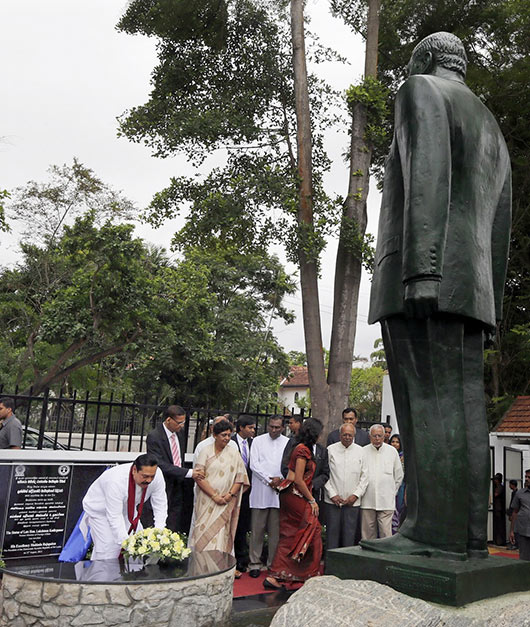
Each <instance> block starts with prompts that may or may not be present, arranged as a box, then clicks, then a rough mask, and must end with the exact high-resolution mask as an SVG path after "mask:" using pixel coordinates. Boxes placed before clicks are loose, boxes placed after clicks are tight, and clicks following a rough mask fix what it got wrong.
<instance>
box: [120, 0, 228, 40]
mask: <svg viewBox="0 0 530 627" xmlns="http://www.w3.org/2000/svg"><path fill="white" fill-rule="evenodd" d="M227 17H228V16H227V7H226V2H224V1H223V0H193V3H191V2H189V0H132V1H131V2H129V4H128V6H127V9H126V10H125V13H124V14H123V16H122V18H121V19H120V22H119V24H118V28H119V29H120V30H123V31H125V32H127V33H130V34H135V33H142V34H145V35H151V34H160V35H161V36H164V37H168V38H171V39H174V40H176V41H179V40H184V41H185V40H187V39H191V40H196V41H197V42H198V43H204V44H206V45H208V46H211V47H214V48H222V47H223V46H224V45H226V20H227Z"/></svg>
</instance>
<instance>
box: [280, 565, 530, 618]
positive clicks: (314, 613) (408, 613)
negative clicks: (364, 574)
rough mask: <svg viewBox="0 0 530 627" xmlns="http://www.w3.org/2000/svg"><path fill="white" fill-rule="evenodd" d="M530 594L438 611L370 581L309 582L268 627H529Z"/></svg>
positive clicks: (326, 578)
mask: <svg viewBox="0 0 530 627" xmlns="http://www.w3.org/2000/svg"><path fill="white" fill-rule="evenodd" d="M529 607H530V592H519V593H514V594H506V595H504V596H502V597H496V598H494V599H487V600H484V601H478V602H476V603H472V604H470V605H466V606H464V607H459V608H453V607H442V606H440V605H435V604H433V603H428V602H427V601H422V600H421V599H415V598H412V597H409V596H407V595H405V594H402V593H401V592H396V591H395V590H393V589H392V588H389V587H388V586H384V585H382V584H379V583H376V582H374V581H353V580H348V581H345V580H341V579H338V578H337V577H332V576H324V577H315V578H313V579H310V580H309V581H308V582H307V583H306V584H305V585H304V586H303V587H302V588H300V590H298V591H297V592H295V593H294V594H293V595H292V596H291V597H290V599H289V600H288V601H287V603H286V604H285V605H284V606H283V607H281V608H280V609H279V610H278V611H277V612H276V614H275V616H274V618H273V620H272V623H271V625H270V627H293V626H295V625H296V626H298V625H308V626H310V627H339V626H341V627H346V626H347V627H367V626H370V627H386V626H387V625H388V626H389V627H401V626H403V627H405V626H406V627H523V626H526V627H528V625H530V615H529V611H528V608H529Z"/></svg>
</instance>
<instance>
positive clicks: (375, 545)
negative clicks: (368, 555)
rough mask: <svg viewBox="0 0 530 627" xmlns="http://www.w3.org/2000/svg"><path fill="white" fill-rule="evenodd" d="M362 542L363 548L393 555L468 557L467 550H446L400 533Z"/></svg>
mask: <svg viewBox="0 0 530 627" xmlns="http://www.w3.org/2000/svg"><path fill="white" fill-rule="evenodd" d="M360 544H361V546H362V548H363V549H368V550H370V551H377V552H378V553H388V554H392V555H425V556H426V557H435V558H439V559H446V560H466V559H467V557H468V556H467V553H465V552H462V553H457V552H455V551H444V550H443V549H440V548H439V547H436V546H431V545H429V544H424V543H423V542H417V541H416V540H411V539H410V538H406V537H405V536H402V535H401V534H399V533H397V534H396V535H394V536H390V537H389V538H380V539H379V540H361V542H360Z"/></svg>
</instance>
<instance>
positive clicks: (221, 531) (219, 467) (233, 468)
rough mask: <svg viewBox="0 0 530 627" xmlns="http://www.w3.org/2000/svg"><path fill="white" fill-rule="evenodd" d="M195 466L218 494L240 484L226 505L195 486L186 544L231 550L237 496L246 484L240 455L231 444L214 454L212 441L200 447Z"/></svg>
mask: <svg viewBox="0 0 530 627" xmlns="http://www.w3.org/2000/svg"><path fill="white" fill-rule="evenodd" d="M195 468H196V469H200V470H203V471H204V474H205V479H206V481H208V483H209V484H210V485H211V486H212V488H214V489H215V490H216V491H217V492H218V494H225V493H226V492H228V491H229V490H230V488H231V487H232V486H233V485H234V483H242V484H243V485H242V487H241V489H240V490H239V493H238V495H237V498H233V499H231V500H230V501H229V502H228V503H227V504H226V505H217V504H216V503H214V501H213V500H212V499H211V497H209V496H208V495H207V494H206V493H205V492H203V491H202V490H201V489H200V488H199V489H198V491H197V498H196V500H195V509H194V517H193V518H194V522H193V527H192V528H191V530H190V537H189V541H188V546H189V547H190V548H192V549H194V550H196V551H210V550H219V551H225V552H226V553H232V554H233V553H234V538H235V534H236V529H237V521H238V519H239V507H240V505H241V496H242V494H243V489H244V488H245V486H248V485H249V481H248V476H247V471H246V469H245V465H244V464H243V460H242V459H241V455H240V454H239V451H238V450H236V449H235V448H233V447H231V446H226V447H225V448H224V449H223V450H222V451H221V452H220V453H219V454H218V455H216V454H215V443H214V444H211V445H210V446H206V447H205V448H203V449H202V450H201V451H200V453H199V456H198V458H197V463H196V464H195Z"/></svg>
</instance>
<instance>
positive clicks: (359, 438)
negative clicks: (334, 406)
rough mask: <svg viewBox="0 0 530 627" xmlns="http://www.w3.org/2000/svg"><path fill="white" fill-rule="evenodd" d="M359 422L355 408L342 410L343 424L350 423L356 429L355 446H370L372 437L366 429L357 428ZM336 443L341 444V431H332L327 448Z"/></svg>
mask: <svg viewBox="0 0 530 627" xmlns="http://www.w3.org/2000/svg"><path fill="white" fill-rule="evenodd" d="M357 420H358V416H357V410H356V409H353V407H346V409H343V410H342V424H345V423H349V424H352V425H353V426H354V428H355V440H354V441H355V444H357V445H358V446H367V445H368V444H370V436H369V435H368V433H366V431H365V430H364V429H361V428H359V427H357ZM336 442H340V429H335V430H334V431H330V433H329V435H328V441H327V442H326V446H329V445H330V444H335V443H336Z"/></svg>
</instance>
